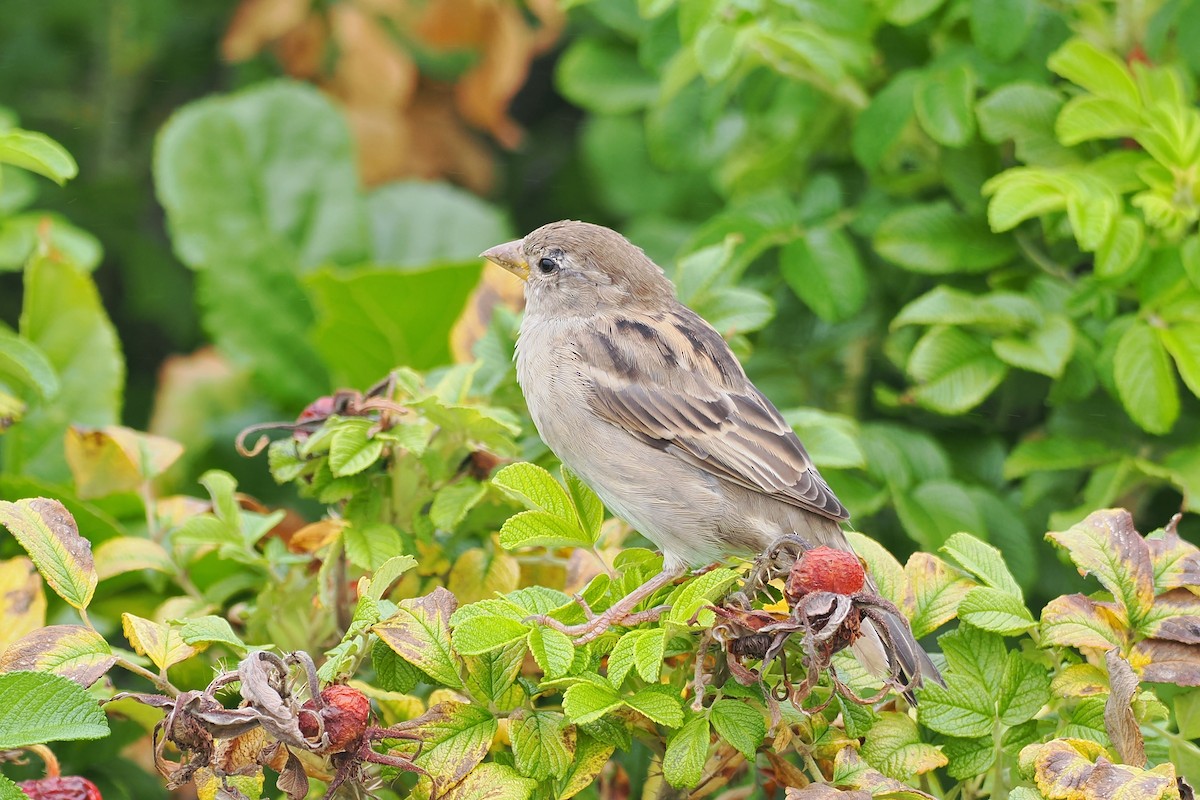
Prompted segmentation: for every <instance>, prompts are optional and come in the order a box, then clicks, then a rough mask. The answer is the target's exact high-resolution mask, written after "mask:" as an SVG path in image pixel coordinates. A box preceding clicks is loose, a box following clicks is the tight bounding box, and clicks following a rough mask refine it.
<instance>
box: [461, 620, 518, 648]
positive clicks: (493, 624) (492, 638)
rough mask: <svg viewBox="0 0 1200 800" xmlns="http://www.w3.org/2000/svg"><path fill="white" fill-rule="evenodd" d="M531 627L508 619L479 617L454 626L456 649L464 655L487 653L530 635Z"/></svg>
mask: <svg viewBox="0 0 1200 800" xmlns="http://www.w3.org/2000/svg"><path fill="white" fill-rule="evenodd" d="M529 632H530V626H528V625H526V624H524V623H523V622H519V621H517V620H514V619H510V618H508V617H501V616H497V615H479V616H472V617H467V618H466V619H463V620H462V621H460V622H456V623H455V625H454V637H453V641H454V649H455V650H458V651H459V652H461V653H463V654H464V655H475V654H478V653H486V652H488V651H490V650H495V649H497V648H499V647H504V646H505V645H509V644H512V643H513V642H516V641H519V640H521V639H524V638H525V637H526V636H527V635H529Z"/></svg>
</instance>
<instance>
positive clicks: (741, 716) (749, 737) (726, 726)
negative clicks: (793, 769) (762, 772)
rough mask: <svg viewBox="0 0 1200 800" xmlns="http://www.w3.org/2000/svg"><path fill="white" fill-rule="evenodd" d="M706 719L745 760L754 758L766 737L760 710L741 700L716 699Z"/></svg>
mask: <svg viewBox="0 0 1200 800" xmlns="http://www.w3.org/2000/svg"><path fill="white" fill-rule="evenodd" d="M708 720H709V722H711V723H712V726H713V729H714V730H715V731H716V732H717V735H718V736H720V737H721V738H722V739H724V740H725V741H727V742H729V743H730V744H731V745H733V747H734V749H735V750H737V751H738V752H739V753H741V754H742V755H744V756H745V757H746V760H747V761H753V760H754V754H755V753H756V752H758V748H759V747H762V743H763V740H764V739H766V737H767V722H766V720H765V719H763V715H762V712H761V711H759V710H758V709H756V708H752V707H751V706H749V705H747V704H746V703H745V702H743V701H741V700H733V699H729V698H725V699H721V700H717V701H716V702H714V703H713V704H712V706H710V707H709V709H708Z"/></svg>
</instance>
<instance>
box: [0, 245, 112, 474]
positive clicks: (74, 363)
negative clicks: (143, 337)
mask: <svg viewBox="0 0 1200 800" xmlns="http://www.w3.org/2000/svg"><path fill="white" fill-rule="evenodd" d="M20 328H21V336H22V337H23V338H24V339H25V340H26V341H28V342H29V343H30V344H32V345H34V346H35V347H37V348H39V349H40V350H41V351H42V353H43V354H44V355H45V356H46V359H47V360H48V361H49V362H50V365H51V366H52V367H53V368H54V370H55V372H56V373H57V374H58V380H59V391H58V392H57V394H55V395H54V398H53V400H50V401H48V402H45V403H39V404H37V405H35V406H32V407H31V408H30V409H29V412H28V413H27V414H26V415H25V417H24V419H23V420H22V421H21V424H20V425H19V426H17V427H15V428H13V429H12V430H10V431H8V432H7V433H6V434H5V435H4V440H5V446H4V449H3V452H2V453H0V456H3V460H2V463H0V467H2V468H0V472H7V473H10V474H19V475H24V476H27V477H32V478H39V479H42V480H48V481H53V482H56V483H66V482H67V481H68V480H69V479H70V471H69V470H68V468H67V462H66V456H65V454H64V451H63V436H64V434H65V433H66V430H67V427H68V425H69V424H71V423H74V424H75V425H79V426H83V427H94V428H99V427H103V426H105V425H115V424H116V423H117V422H118V421H119V420H118V417H119V415H120V408H121V392H122V387H123V385H124V382H125V362H124V360H123V359H122V357H121V349H120V344H119V343H118V341H117V335H116V331H115V330H114V329H113V326H112V323H111V322H110V321H109V319H108V316H107V314H105V312H104V307H103V305H102V304H101V302H100V295H99V293H98V292H97V291H96V285H95V283H93V281H92V279H91V277H90V276H88V275H86V274H84V273H82V272H80V271H79V270H78V269H76V268H75V267H73V266H72V265H71V264H67V263H63V262H60V261H54V260H50V259H48V258H38V259H36V260H34V261H33V263H31V264H30V265H29V266H28V267H27V268H26V269H25V297H24V301H23V305H22V308H21V325H20Z"/></svg>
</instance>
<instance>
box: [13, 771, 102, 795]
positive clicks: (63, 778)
mask: <svg viewBox="0 0 1200 800" xmlns="http://www.w3.org/2000/svg"><path fill="white" fill-rule="evenodd" d="M18 785H19V786H20V787H21V791H23V792H24V793H25V794H26V795H28V796H29V800H103V797H102V795H101V794H100V790H99V789H97V788H96V784H94V783H92V782H91V781H89V780H88V779H87V778H81V777H79V776H78V775H60V776H55V777H53V778H40V779H38V780H36V781H23V782H22V783H20V784H18Z"/></svg>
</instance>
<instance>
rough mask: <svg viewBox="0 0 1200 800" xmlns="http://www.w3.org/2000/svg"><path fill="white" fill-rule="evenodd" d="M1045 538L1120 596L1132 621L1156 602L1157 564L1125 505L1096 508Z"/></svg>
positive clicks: (1081, 568) (1115, 594)
mask: <svg viewBox="0 0 1200 800" xmlns="http://www.w3.org/2000/svg"><path fill="white" fill-rule="evenodd" d="M1046 538H1047V539H1048V540H1049V541H1051V542H1053V543H1054V544H1056V545H1058V546H1059V547H1061V548H1063V549H1064V550H1066V551H1067V553H1068V555H1070V557H1071V560H1072V561H1073V562H1075V566H1076V567H1078V568H1079V574H1080V575H1087V574H1088V573H1091V574H1092V575H1095V576H1096V579H1097V580H1099V581H1100V583H1101V584H1102V585H1103V586H1104V588H1105V589H1107V590H1108V591H1109V592H1111V593H1112V594H1113V596H1114V597H1116V598H1117V600H1118V602H1120V604H1121V607H1122V608H1123V609H1124V611H1125V616H1126V619H1127V620H1128V621H1129V623H1130V625H1131V626H1133V627H1136V626H1137V624H1138V622H1139V621H1140V620H1141V619H1142V618H1143V617H1145V616H1146V614H1147V613H1149V611H1150V607H1151V605H1153V603H1154V567H1153V565H1152V564H1151V563H1150V548H1149V546H1148V545H1147V543H1146V540H1145V539H1143V538H1142V537H1141V535H1140V534H1138V532H1137V530H1136V529H1135V528H1134V525H1133V517H1132V516H1130V514H1129V512H1128V511H1125V510H1124V509H1107V510H1104V511H1095V512H1093V513H1091V514H1089V515H1088V516H1087V518H1086V519H1084V520H1083V521H1082V522H1080V523H1078V524H1076V525H1072V526H1071V527H1070V528H1069V529H1068V530H1065V531H1051V532H1049V533H1047V534H1046Z"/></svg>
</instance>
